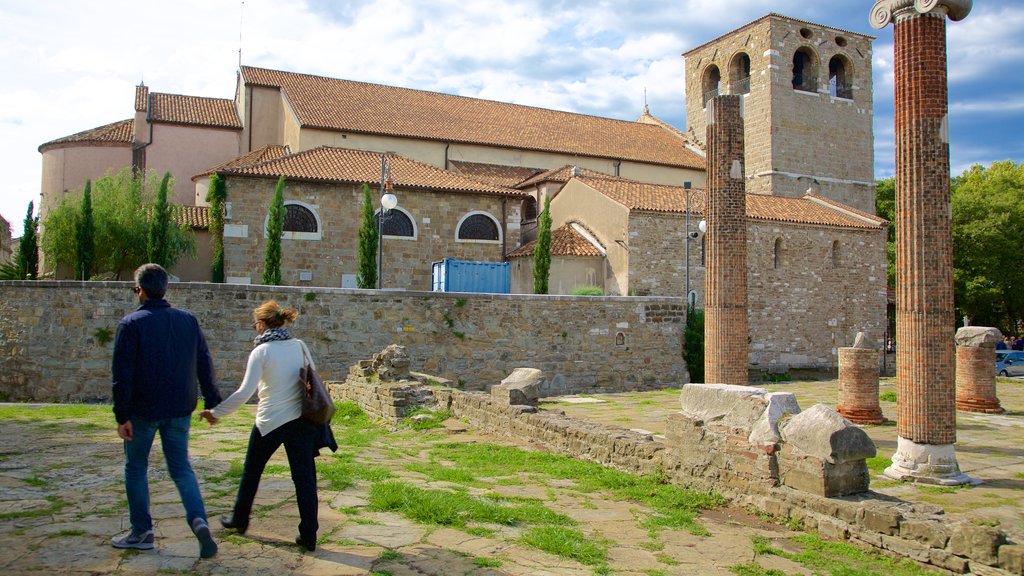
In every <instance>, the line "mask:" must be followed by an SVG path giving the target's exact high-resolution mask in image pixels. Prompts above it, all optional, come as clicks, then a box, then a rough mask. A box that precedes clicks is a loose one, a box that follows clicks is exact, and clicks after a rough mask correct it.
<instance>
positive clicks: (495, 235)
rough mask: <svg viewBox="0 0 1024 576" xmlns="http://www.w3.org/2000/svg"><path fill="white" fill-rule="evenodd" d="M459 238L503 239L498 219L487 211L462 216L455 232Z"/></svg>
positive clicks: (473, 239) (494, 240)
mask: <svg viewBox="0 0 1024 576" xmlns="http://www.w3.org/2000/svg"><path fill="white" fill-rule="evenodd" d="M455 238H456V239H457V240H468V241H477V242H497V241H499V240H501V228H500V227H499V226H498V221H497V220H496V219H495V218H494V217H493V216H491V215H490V214H487V213H486V212H471V213H469V214H466V215H465V216H463V217H462V220H461V221H460V222H459V226H458V228H457V232H456V234H455Z"/></svg>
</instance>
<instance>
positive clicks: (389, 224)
mask: <svg viewBox="0 0 1024 576" xmlns="http://www.w3.org/2000/svg"><path fill="white" fill-rule="evenodd" d="M377 218H378V219H379V218H380V210H378V211H377ZM382 230H383V232H384V235H385V236H394V237H397V238H416V225H415V224H414V223H413V221H412V217H411V216H409V214H408V213H407V212H406V211H405V210H403V209H401V208H392V209H391V210H388V213H387V214H385V215H384V226H383V228H382Z"/></svg>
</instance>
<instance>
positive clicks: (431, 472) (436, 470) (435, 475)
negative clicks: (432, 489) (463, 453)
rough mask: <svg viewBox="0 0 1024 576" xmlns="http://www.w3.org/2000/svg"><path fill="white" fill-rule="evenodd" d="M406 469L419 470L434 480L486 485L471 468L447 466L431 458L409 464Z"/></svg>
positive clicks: (468, 484)
mask: <svg viewBox="0 0 1024 576" xmlns="http://www.w3.org/2000/svg"><path fill="white" fill-rule="evenodd" d="M405 469H406V470H409V471H411V472H419V473H420V474H423V475H424V476H426V477H427V478H429V479H430V480H433V481H440V482H452V483H455V484H465V485H467V486H484V485H485V484H484V483H483V482H479V481H477V479H476V476H474V475H473V473H472V472H470V471H469V470H465V469H463V468H453V467H451V466H445V465H443V464H441V463H440V462H437V461H436V460H431V461H430V462H414V463H412V464H409V465H407V466H406V467H405Z"/></svg>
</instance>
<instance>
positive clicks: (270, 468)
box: [263, 464, 291, 474]
mask: <svg viewBox="0 0 1024 576" xmlns="http://www.w3.org/2000/svg"><path fill="white" fill-rule="evenodd" d="M289 471H291V468H289V467H288V466H287V465H285V464H267V466H266V468H264V469H263V473H264V474H286V473H288V472H289Z"/></svg>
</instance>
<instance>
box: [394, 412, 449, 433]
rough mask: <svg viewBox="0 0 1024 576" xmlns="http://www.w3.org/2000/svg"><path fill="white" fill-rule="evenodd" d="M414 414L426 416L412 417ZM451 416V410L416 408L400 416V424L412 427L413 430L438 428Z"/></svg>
mask: <svg viewBox="0 0 1024 576" xmlns="http://www.w3.org/2000/svg"><path fill="white" fill-rule="evenodd" d="M414 416H427V418H420V419H415V420H414V419H413V417H414ZM451 417H452V411H451V410H429V409H427V408H417V409H416V410H413V411H412V412H410V413H409V414H407V415H406V416H405V418H402V420H401V424H402V426H406V427H408V428H412V429H413V430H431V429H433V428H440V427H441V426H442V425H443V424H444V421H445V420H447V419H449V418H451Z"/></svg>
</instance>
